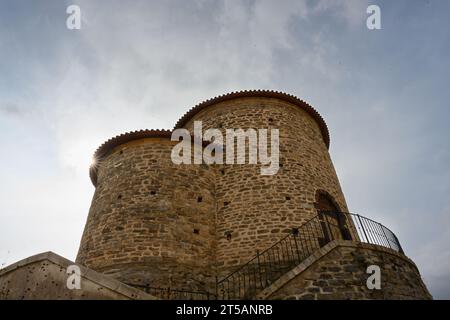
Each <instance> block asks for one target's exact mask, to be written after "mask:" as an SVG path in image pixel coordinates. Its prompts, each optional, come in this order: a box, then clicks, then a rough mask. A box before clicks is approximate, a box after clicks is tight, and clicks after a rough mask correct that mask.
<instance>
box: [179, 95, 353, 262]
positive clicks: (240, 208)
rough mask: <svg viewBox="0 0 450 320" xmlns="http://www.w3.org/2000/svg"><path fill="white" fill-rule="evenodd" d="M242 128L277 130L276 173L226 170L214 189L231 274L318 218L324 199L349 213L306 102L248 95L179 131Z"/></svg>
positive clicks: (200, 114) (212, 105)
mask: <svg viewBox="0 0 450 320" xmlns="http://www.w3.org/2000/svg"><path fill="white" fill-rule="evenodd" d="M194 121H202V124H203V129H204V130H206V129H210V128H221V129H222V131H223V133H224V134H225V129H228V128H234V129H237V128H241V129H244V130H247V129H250V128H252V129H262V128H267V129H269V130H270V129H278V130H279V146H280V148H279V154H280V160H279V162H280V165H279V167H280V168H279V170H278V172H277V173H276V174H274V175H266V176H265V175H261V174H260V165H249V164H244V165H240V164H233V165H224V166H223V168H221V170H219V171H218V172H219V176H218V177H217V180H216V183H215V187H216V203H217V214H216V215H217V222H216V223H217V227H216V228H217V263H218V266H219V268H220V269H222V268H223V269H224V271H228V270H229V269H233V267H235V266H236V265H240V264H243V263H246V262H247V261H248V260H249V259H250V258H252V257H253V256H254V255H255V252H256V250H257V249H259V250H263V249H266V248H267V247H269V246H270V245H271V244H273V243H274V242H276V241H277V240H279V239H280V238H282V237H283V236H285V235H286V234H287V233H288V232H290V231H291V230H292V228H295V227H298V226H300V225H302V224H303V223H304V222H306V221H307V220H308V219H310V218H312V217H313V216H315V215H317V209H318V208H317V206H318V196H319V193H320V194H326V195H327V196H328V198H330V201H332V202H333V203H334V204H335V207H336V209H337V210H338V211H340V212H347V211H348V210H347V205H346V202H345V198H344V195H343V193H342V190H341V187H340V185H339V181H338V178H337V176H336V172H335V170H334V167H333V164H332V162H331V159H330V155H329V153H328V146H329V142H330V141H329V134H328V129H327V126H326V124H325V122H324V120H323V119H322V117H321V116H320V115H319V114H318V113H317V111H315V110H314V109H313V108H312V107H311V106H310V105H308V104H307V103H305V102H304V101H302V100H300V99H298V98H296V97H294V96H291V95H287V94H284V93H279V92H272V91H243V92H237V93H231V94H227V95H223V96H220V97H217V98H214V99H211V100H208V101H205V102H203V103H201V104H199V105H197V106H196V107H194V108H193V109H191V110H190V111H189V112H188V113H187V114H185V115H184V116H183V117H182V118H181V119H180V120H179V121H178V123H177V124H176V126H175V128H181V127H185V128H187V129H189V130H190V131H191V132H192V131H193V124H194Z"/></svg>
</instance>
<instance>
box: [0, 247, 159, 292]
mask: <svg viewBox="0 0 450 320" xmlns="http://www.w3.org/2000/svg"><path fill="white" fill-rule="evenodd" d="M41 261H50V262H52V263H53V264H55V265H57V266H59V267H61V268H64V269H67V267H68V266H69V265H76V266H78V267H79V268H80V271H81V277H82V278H84V279H86V280H89V281H91V282H93V283H95V284H97V285H99V286H101V287H104V288H106V289H109V290H111V291H114V292H116V293H118V294H119V295H122V296H124V297H126V298H128V299H133V300H158V298H157V297H155V296H153V295H150V294H148V293H146V292H144V291H142V290H139V289H136V288H133V287H131V286H128V285H126V284H124V283H122V282H120V281H118V280H116V279H113V278H111V277H109V276H107V275H104V274H101V273H98V272H96V271H94V270H92V269H89V268H86V267H84V266H82V265H79V264H77V263H75V262H73V261H70V260H68V259H66V258H64V257H62V256H60V255H57V254H56V253H54V252H51V251H47V252H43V253H39V254H36V255H33V256H30V257H28V258H25V259H23V260H20V261H18V262H16V263H13V264H11V265H9V266H7V267H5V268H3V269H1V270H0V278H2V277H3V276H5V275H7V274H8V273H10V272H14V271H16V270H18V269H20V268H23V267H26V266H27V265H30V264H33V263H36V262H41Z"/></svg>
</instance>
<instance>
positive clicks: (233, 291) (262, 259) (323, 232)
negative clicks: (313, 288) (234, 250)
mask: <svg viewBox="0 0 450 320" xmlns="http://www.w3.org/2000/svg"><path fill="white" fill-rule="evenodd" d="M338 239H342V240H352V241H355V242H365V243H371V244H376V245H380V246H385V247H388V248H391V249H393V250H396V251H399V252H401V253H403V250H402V247H401V245H400V243H399V241H398V239H397V237H396V236H395V234H394V233H393V232H392V231H391V230H389V229H388V228H386V227H385V226H383V225H382V224H380V223H378V222H375V221H373V220H371V219H368V218H365V217H363V216H360V215H358V214H352V213H344V212H332V211H322V212H320V213H319V214H317V215H316V216H315V217H313V218H312V219H310V220H308V221H307V222H306V223H304V224H303V225H301V226H300V227H298V228H293V229H292V231H291V232H290V233H289V234H288V235H286V236H285V237H284V238H282V239H281V240H279V241H278V242H276V243H275V244H274V245H272V246H271V247H270V248H268V249H266V250H264V251H262V252H259V251H257V252H256V256H255V257H254V258H252V259H251V260H250V261H249V262H247V263H246V264H244V265H243V266H241V267H240V268H239V269H237V270H236V271H234V272H232V273H231V274H229V275H228V276H226V277H224V278H223V279H221V280H220V281H216V297H217V298H218V299H224V300H226V299H250V298H252V297H254V296H255V295H256V294H257V293H258V292H259V291H261V290H263V289H264V288H266V287H268V286H270V285H271V284H272V283H273V282H274V281H276V280H277V279H278V278H279V277H281V276H282V275H283V274H285V273H286V272H288V271H290V270H291V269H292V268H294V267H295V266H296V265H298V264H299V263H301V262H302V261H304V260H305V259H306V258H308V257H309V256H310V255H311V254H313V253H314V252H315V251H316V250H318V249H320V248H321V247H323V246H324V245H326V244H327V243H329V242H330V241H332V240H338Z"/></svg>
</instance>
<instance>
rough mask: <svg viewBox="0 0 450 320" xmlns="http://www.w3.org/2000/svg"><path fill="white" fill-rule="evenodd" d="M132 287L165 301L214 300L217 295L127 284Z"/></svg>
mask: <svg viewBox="0 0 450 320" xmlns="http://www.w3.org/2000/svg"><path fill="white" fill-rule="evenodd" d="M127 285H129V286H131V287H135V288H137V289H140V290H142V291H145V292H146V293H148V294H151V295H153V296H155V297H157V298H160V299H163V300H213V299H216V297H215V295H214V294H212V293H209V292H206V291H204V292H203V291H189V290H183V289H172V288H170V287H151V286H149V285H139V284H132V283H127Z"/></svg>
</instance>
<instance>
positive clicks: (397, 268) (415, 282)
mask: <svg viewBox="0 0 450 320" xmlns="http://www.w3.org/2000/svg"><path fill="white" fill-rule="evenodd" d="M327 247H328V248H325V247H324V248H322V249H321V250H323V251H324V252H326V253H325V254H324V255H323V256H321V257H320V258H318V259H317V260H316V261H313V262H312V263H311V266H309V267H307V269H306V270H305V271H303V272H300V273H299V274H298V275H297V276H295V277H293V278H292V279H291V280H290V281H288V282H287V283H277V284H275V286H281V288H279V289H278V290H276V291H274V292H273V293H271V294H270V295H269V296H268V297H267V298H268V299H274V300H277V299H300V300H303V299H309V300H311V299H314V300H323V299H333V300H335V299H339V300H346V299H388V300H392V299H394V300H395V299H431V298H432V297H431V295H430V293H429V292H428V290H427V289H426V287H425V285H424V284H423V282H422V279H421V277H420V274H419V271H418V269H417V267H416V265H415V264H414V262H412V261H411V260H410V259H409V258H407V257H406V256H404V255H403V254H400V253H398V252H396V251H393V250H391V249H388V248H384V247H381V246H376V245H369V244H361V243H360V244H356V243H354V242H349V241H343V242H341V243H337V244H336V243H330V245H327ZM330 249H331V250H330ZM327 251H329V252H327ZM319 256H320V253H319ZM369 265H378V266H379V267H380V269H381V290H369V289H368V288H367V286H366V281H367V278H368V277H369V276H370V275H369V274H367V273H366V270H367V267H368V266H369ZM287 276H289V275H287ZM271 289H273V288H271ZM268 291H270V288H269V290H268Z"/></svg>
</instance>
